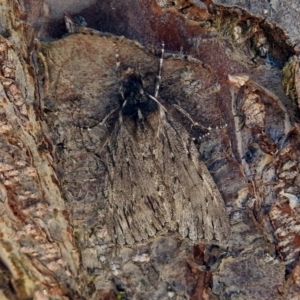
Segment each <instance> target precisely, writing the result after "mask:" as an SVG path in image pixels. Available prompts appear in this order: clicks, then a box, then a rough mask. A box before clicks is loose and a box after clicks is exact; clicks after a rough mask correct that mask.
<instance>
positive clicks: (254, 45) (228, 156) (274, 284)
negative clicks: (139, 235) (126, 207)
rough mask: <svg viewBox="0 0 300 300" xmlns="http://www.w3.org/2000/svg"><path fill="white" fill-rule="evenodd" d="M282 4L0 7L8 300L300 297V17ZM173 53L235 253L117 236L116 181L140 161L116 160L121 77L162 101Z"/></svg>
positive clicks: (3, 283) (2, 294)
mask: <svg viewBox="0 0 300 300" xmlns="http://www.w3.org/2000/svg"><path fill="white" fill-rule="evenodd" d="M217 3H219V4H217ZM221 3H222V4H226V5H228V6H223V5H221ZM280 3H282V4H280ZM280 3H279V1H263V0H261V1H251V3H250V1H216V2H215V3H213V2H212V1H185V0H181V1H179V0H178V1H168V0H157V1H154V0H153V1H150V0H144V1H137V0H127V1H125V0H124V1H120V0H111V1H97V0H93V1H75V0H73V1H72V0H69V1H64V2H62V3H61V1H55V0H48V1H33V0H32V1H14V0H2V1H1V2H0V34H1V36H0V67H1V76H0V82H1V85H0V122H1V124H0V132H1V139H0V141H1V147H0V148H1V149H0V151H1V155H0V180H1V181H0V187H1V189H0V191H1V193H0V214H1V218H0V299H245V300H246V299H247V300H249V299H300V296H299V292H300V281H299V272H300V263H299V251H300V250H299V249H300V230H299V228H300V219H299V210H300V208H299V195H300V182H299V181H300V178H299V176H300V175H299V154H300V153H299V149H300V142H299V141H300V137H299V125H298V119H299V106H300V105H299V100H298V94H299V91H300V86H299V80H300V78H299V62H298V57H297V54H298V52H299V49H298V46H297V43H298V36H299V30H298V27H299V26H297V24H298V23H299V22H300V17H299V16H298V12H297V9H298V7H299V4H297V3H292V1H288V0H286V1H280ZM233 5H239V6H240V7H237V6H233ZM244 9H249V10H250V12H248V11H246V10H244ZM63 13H67V14H68V15H71V16H72V18H73V19H74V20H76V21H77V23H72V24H70V25H71V27H69V31H73V32H74V33H72V34H67V30H66V28H65V25H64V21H63ZM290 15H292V17H290ZM284 16H288V17H286V18H284ZM290 18H291V19H292V20H293V23H291V22H290V21H288V20H289V19H290ZM269 22H270V23H269ZM275 22H276V24H275ZM86 23H87V26H88V27H89V28H87V27H85V26H86ZM279 26H281V27H282V28H281V27H279ZM103 32H107V33H105V34H104V33H103ZM287 34H288V35H289V36H288V35H287ZM121 35H124V36H125V38H124V37H120V36H121ZM137 41H138V42H137ZM161 41H164V42H165V48H166V52H167V53H166V58H165V62H164V68H163V76H162V81H161V87H160V91H159V99H158V100H159V101H160V103H161V105H163V106H164V107H165V109H166V111H167V114H168V113H169V114H172V116H173V115H174V116H175V118H176V120H177V122H178V123H179V124H181V125H182V126H183V127H184V128H185V131H184V132H188V133H189V136H188V138H185V137H184V138H183V140H184V141H186V144H187V143H188V140H189V142H193V143H194V144H195V145H193V146H192V147H187V149H188V150H191V149H195V150H193V151H195V153H200V154H201V155H199V157H198V159H199V161H201V163H204V164H205V165H206V167H207V169H208V170H209V171H210V173H211V175H212V177H213V179H214V181H215V183H216V185H217V189H218V190H219V191H220V193H221V195H222V198H223V199H224V202H225V204H226V217H228V218H229V220H230V227H231V234H230V236H229V237H228V239H227V240H225V241H223V240H219V241H214V240H213V238H211V239H209V240H205V239H203V240H201V239H200V240H199V243H196V244H195V243H193V242H191V241H190V239H189V238H183V237H182V235H183V234H182V233H181V232H179V233H178V232H177V230H176V228H175V229H174V230H172V231H171V230H165V231H159V233H157V234H154V236H152V237H149V238H148V237H147V238H145V239H144V240H142V241H141V242H139V243H134V244H133V245H130V246H129V245H122V246H120V243H115V240H114V237H113V235H112V234H111V232H110V230H109V228H108V220H107V215H105V207H106V205H107V201H108V200H107V184H106V180H107V179H106V178H107V176H108V173H109V174H110V173H112V172H113V171H114V170H120V168H118V167H116V168H114V165H113V164H114V162H115V161H121V162H126V159H127V158H125V156H126V155H128V154H127V152H126V153H125V154H124V158H122V157H121V155H122V153H121V154H118V155H119V156H118V157H117V158H115V157H114V158H113V159H111V161H110V159H108V158H107V157H108V156H107V153H109V152H106V154H105V155H104V154H103V149H104V148H105V147H106V145H107V140H108V139H109V137H110V136H111V135H113V133H112V132H113V130H114V128H116V127H115V124H116V122H118V114H117V115H114V114H111V115H110V112H111V111H113V110H114V109H116V108H118V107H119V105H120V103H119V101H120V93H119V87H120V79H119V76H118V71H117V70H116V63H117V62H119V63H120V65H121V66H125V65H126V66H129V67H131V68H134V69H135V70H137V71H138V72H139V73H140V74H141V75H142V76H143V79H144V81H145V83H146V86H147V87H148V86H149V87H150V88H153V87H154V84H153V82H154V81H155V76H156V73H157V68H158V64H159V55H160V44H161ZM294 45H295V46H294ZM293 46H294V47H293ZM116 48H117V51H118V54H119V57H118V58H117V57H116ZM149 93H150V92H149ZM174 104H175V105H177V106H178V107H179V109H177V110H176V109H175V108H174ZM107 115H108V117H107ZM193 122H198V123H200V124H201V125H202V126H205V127H208V126H211V127H216V126H217V125H224V124H225V123H226V124H227V127H222V126H221V127H222V128H220V129H213V130H212V131H211V134H210V135H209V136H206V137H203V136H204V134H205V133H207V131H206V129H204V127H201V126H193V127H192V128H191V123H193ZM80 127H81V129H80ZM88 127H90V130H87V129H85V128H88ZM82 128H84V129H82ZM119 136H124V135H119ZM115 144H117V146H118V145H120V143H115ZM170 144H171V146H172V145H177V143H175V144H174V143H173V144H172V143H170ZM170 144H169V146H168V147H169V148H171V147H170ZM108 145H109V148H110V149H111V150H112V152H113V151H115V152H114V155H116V153H118V152H117V151H116V150H114V149H112V148H113V145H114V144H113V143H111V142H110V143H109V142H108ZM124 145H125V146H126V143H125V142H124ZM125 146H124V147H125ZM168 147H166V149H169V148H168ZM128 151H129V150H128ZM187 152H188V151H187ZM135 153H137V152H135ZM172 155H173V154H170V153H167V154H162V155H161V156H163V157H165V158H167V157H170V161H175V162H176V160H179V159H180V155H178V153H175V155H173V156H174V157H175V158H174V157H173V156H172ZM185 155H186V154H185ZM182 160H184V159H182ZM128 163H129V165H130V164H131V165H133V166H134V160H132V161H128ZM107 164H109V167H108V165H107ZM199 164H200V163H199ZM140 165H141V164H140ZM140 165H139V166H140ZM196 165H197V163H196ZM177 166H178V165H177ZM145 167H146V166H145ZM171 167H172V165H171V163H170V168H171ZM129 169H130V168H129ZM122 170H125V169H122ZM175 170H176V172H178V168H177V169H176V168H175ZM187 170H189V167H187ZM171 173H172V172H170V171H169V173H168V174H171ZM187 173H188V172H187ZM171 176H172V175H170V176H169V177H171ZM179 177H180V176H179ZM113 178H116V177H113ZM133 178H137V175H135V177H133ZM171 178H172V179H174V178H175V176H174V178H173V177H171ZM127 180H128V179H127ZM173 181H174V180H173ZM127 182H128V181H127ZM183 185H185V184H183ZM167 186H170V184H167ZM181 188H182V189H184V188H187V186H179V189H181ZM217 192H218V191H217ZM207 216H208V217H210V216H211V214H210V213H208V214H207ZM167 229H170V228H167Z"/></svg>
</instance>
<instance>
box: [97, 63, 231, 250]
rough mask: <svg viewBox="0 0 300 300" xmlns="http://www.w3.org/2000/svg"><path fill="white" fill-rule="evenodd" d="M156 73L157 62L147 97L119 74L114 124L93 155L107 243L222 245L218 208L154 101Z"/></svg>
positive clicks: (222, 217)
mask: <svg viewBox="0 0 300 300" xmlns="http://www.w3.org/2000/svg"><path fill="white" fill-rule="evenodd" d="M161 66H162V58H161V59H160V64H159V71H158V75H157V76H156V85H154V89H153V90H154V93H153V95H152V94H151V93H150V92H148V90H149V86H148V85H147V87H145V86H144V84H143V77H142V75H141V74H139V73H138V72H136V71H134V70H133V69H132V68H127V69H126V70H125V71H123V72H121V88H120V95H121V96H120V97H121V107H120V109H118V111H119V119H118V121H117V122H116V124H115V126H114V129H113V130H112V132H111V135H110V138H109V139H108V142H107V148H106V149H107V150H106V151H104V152H103V153H102V155H101V156H102V159H103V161H105V162H106V165H107V174H106V175H107V176H106V184H105V185H106V186H105V191H106V197H107V208H106V209H107V213H106V215H105V216H106V218H105V221H106V223H107V226H108V230H109V232H110V236H111V237H112V238H113V239H114V241H115V242H116V243H117V244H121V245H124V244H130V245H132V244H134V243H136V242H141V241H143V240H147V239H149V238H151V237H154V236H157V235H160V234H167V233H168V232H178V233H179V234H180V235H181V236H182V237H184V238H189V239H190V240H192V241H193V242H197V241H201V240H210V241H211V240H214V241H223V240H225V239H226V237H227V236H228V233H229V223H228V217H227V214H226V210H225V204H224V201H223V199H222V196H221V194H220V192H219V190H218V188H217V186H216V184H215V183H214V181H213V179H212V177H211V175H210V173H209V171H208V170H207V168H206V166H205V165H204V163H203V162H201V161H199V152H198V150H197V148H196V146H195V145H194V144H193V142H192V139H191V137H190V135H189V133H188V131H187V130H186V129H185V127H184V125H183V124H182V123H181V122H180V120H177V119H176V114H173V113H172V111H167V110H166V108H165V107H164V106H163V105H162V104H161V103H160V102H159V100H158V90H159V84H160V78H161ZM153 81H154V80H153ZM147 82H148V81H147ZM179 112H180V113H183V114H186V115H188V113H187V112H185V111H184V110H183V109H181V108H179Z"/></svg>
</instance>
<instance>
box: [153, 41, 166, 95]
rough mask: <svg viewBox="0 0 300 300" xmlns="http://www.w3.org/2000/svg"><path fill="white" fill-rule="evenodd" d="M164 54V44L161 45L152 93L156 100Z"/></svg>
mask: <svg viewBox="0 0 300 300" xmlns="http://www.w3.org/2000/svg"><path fill="white" fill-rule="evenodd" d="M164 53H165V43H164V42H162V43H161V55H160V59H159V67H158V73H157V75H156V84H155V91H154V98H155V99H156V98H157V96H158V91H159V85H160V81H161V72H162V66H163V62H164Z"/></svg>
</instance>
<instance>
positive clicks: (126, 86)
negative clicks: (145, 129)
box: [120, 68, 159, 124]
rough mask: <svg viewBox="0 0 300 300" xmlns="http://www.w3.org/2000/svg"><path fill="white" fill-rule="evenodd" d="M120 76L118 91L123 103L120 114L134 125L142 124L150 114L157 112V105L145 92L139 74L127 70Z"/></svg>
mask: <svg viewBox="0 0 300 300" xmlns="http://www.w3.org/2000/svg"><path fill="white" fill-rule="evenodd" d="M122 75H123V76H122V77H123V79H122V87H121V90H120V93H121V97H122V100H123V101H124V102H123V105H122V114H123V116H124V117H128V118H131V119H132V120H133V121H134V122H135V124H137V123H141V124H143V123H144V122H145V121H146V120H147V117H148V116H149V115H150V114H152V113H155V112H157V111H158V109H159V106H158V103H157V102H156V101H155V100H154V99H153V98H154V97H153V96H151V95H150V94H148V93H147V92H146V91H145V89H144V85H143V80H142V76H141V75H140V74H138V73H136V72H134V71H133V69H131V68H128V69H127V70H126V71H124V73H123V74H122ZM151 97H152V98H151Z"/></svg>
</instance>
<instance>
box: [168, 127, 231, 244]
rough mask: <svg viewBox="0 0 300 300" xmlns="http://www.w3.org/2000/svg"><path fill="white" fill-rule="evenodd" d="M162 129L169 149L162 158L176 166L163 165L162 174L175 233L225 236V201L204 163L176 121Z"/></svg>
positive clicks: (208, 238) (199, 237)
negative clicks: (173, 210) (169, 189)
mask: <svg viewBox="0 0 300 300" xmlns="http://www.w3.org/2000/svg"><path fill="white" fill-rule="evenodd" d="M164 131H165V139H166V140H168V146H169V151H165V155H164V158H163V159H164V160H165V161H172V165H174V166H176V168H173V169H172V168H166V169H165V171H164V174H165V180H168V178H169V179H170V180H169V181H168V182H169V184H168V185H169V186H170V188H171V194H172V195H173V201H172V202H173V203H174V204H175V207H176V209H175V213H176V216H175V217H174V219H175V220H176V221H177V223H178V231H179V233H180V234H181V235H182V236H184V237H188V238H190V239H191V240H192V241H194V242H197V241H200V240H206V241H212V240H215V241H219V242H221V241H224V240H226V238H227V237H228V235H229V219H228V216H227V213H226V208H225V203H224V200H223V198H222V196H221V194H220V192H219V189H218V187H217V185H216V184H215V182H214V180H213V178H212V177H211V175H210V173H209V171H208V170H207V168H206V166H205V164H204V163H203V162H201V161H199V152H198V150H197V149H196V147H195V145H194V144H193V143H192V142H190V141H189V140H190V138H189V136H188V133H187V132H186V131H185V129H184V128H182V127H181V126H179V125H178V124H177V125H176V124H174V123H172V122H168V123H166V124H165V126H164ZM168 156H171V157H169V158H168ZM174 182H176V184H174Z"/></svg>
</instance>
